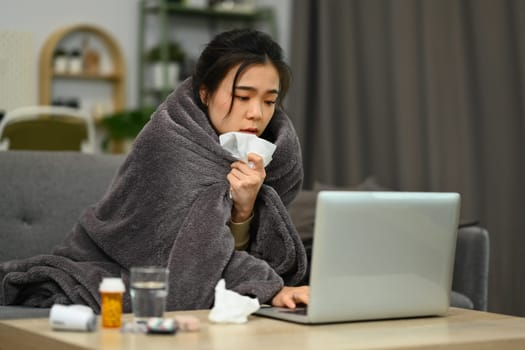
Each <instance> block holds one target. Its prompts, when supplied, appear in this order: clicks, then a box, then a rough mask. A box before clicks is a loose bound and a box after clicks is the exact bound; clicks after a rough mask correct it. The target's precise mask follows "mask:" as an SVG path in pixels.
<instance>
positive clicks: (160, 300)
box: [130, 266, 169, 323]
mask: <svg viewBox="0 0 525 350" xmlns="http://www.w3.org/2000/svg"><path fill="white" fill-rule="evenodd" d="M168 276H169V270H168V269H167V268H165V267H159V266H141V267H132V268H131V275H130V292H131V305H132V309H133V316H134V319H135V322H139V323H140V322H147V320H148V319H149V318H151V317H163V316H164V311H165V309H166V297H167V296H168Z"/></svg>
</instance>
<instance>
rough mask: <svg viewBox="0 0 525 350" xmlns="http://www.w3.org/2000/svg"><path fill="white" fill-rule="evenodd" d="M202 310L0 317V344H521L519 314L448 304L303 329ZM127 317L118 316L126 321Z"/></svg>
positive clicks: (19, 349) (141, 347)
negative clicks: (169, 326)
mask: <svg viewBox="0 0 525 350" xmlns="http://www.w3.org/2000/svg"><path fill="white" fill-rule="evenodd" d="M208 312H209V311H208V310H199V311H191V312H188V311H186V312H169V313H167V314H166V317H170V316H171V317H173V316H174V315H193V316H196V317H198V318H199V319H200V321H201V329H200V331H198V332H178V333H177V334H176V335H146V334H129V333H121V332H120V331H119V330H112V329H101V328H100V325H99V328H98V329H97V330H96V331H95V332H91V333H87V332H67V331H53V330H51V328H50V326H49V323H48V319H46V318H43V319H25V320H4V321H0V349H16V350H23V349H44V350H46V349H56V350H60V349H137V350H145V349H149V348H152V349H173V348H179V349H228V350H235V349H271V350H279V349H322V350H328V349H376V350H377V349H410V348H417V349H431V348H436V347H439V349H463V350H464V349H499V350H504V349H525V318H521V317H513V316H506V315H501V314H495V313H487V312H479V311H472V310H465V309H457V308H450V309H449V312H448V314H447V316H445V317H424V318H412V319H400V320H385V321H367V322H350V323H338V324H330V325H316V326H306V325H298V324H294V323H288V322H283V321H277V320H272V319H268V318H263V317H258V316H250V317H249V320H248V322H247V323H245V324H240V325H232V324H213V323H210V322H209V321H208V320H207V316H208ZM130 319H131V315H124V320H130Z"/></svg>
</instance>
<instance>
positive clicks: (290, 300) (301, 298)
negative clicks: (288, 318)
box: [272, 286, 310, 309]
mask: <svg viewBox="0 0 525 350" xmlns="http://www.w3.org/2000/svg"><path fill="white" fill-rule="evenodd" d="M309 301H310V287H309V286H300V287H286V286H285V287H283V289H281V290H280V291H279V293H277V294H276V295H275V296H274V297H273V299H272V305H273V306H278V307H287V308H290V309H295V307H296V306H297V304H306V305H308V302H309Z"/></svg>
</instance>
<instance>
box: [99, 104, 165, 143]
mask: <svg viewBox="0 0 525 350" xmlns="http://www.w3.org/2000/svg"><path fill="white" fill-rule="evenodd" d="M154 111H155V109H154V108H153V107H143V108H137V109H128V110H123V111H120V112H115V113H112V114H108V115H106V116H104V117H102V126H103V128H104V129H105V130H106V138H105V139H104V141H103V144H102V147H103V149H104V150H106V151H108V152H110V153H128V152H129V150H130V149H131V144H132V143H133V140H134V139H135V137H136V136H137V135H138V134H139V132H140V131H141V130H142V128H143V127H144V125H146V123H147V122H148V121H149V120H150V117H151V115H152V114H153V112H154Z"/></svg>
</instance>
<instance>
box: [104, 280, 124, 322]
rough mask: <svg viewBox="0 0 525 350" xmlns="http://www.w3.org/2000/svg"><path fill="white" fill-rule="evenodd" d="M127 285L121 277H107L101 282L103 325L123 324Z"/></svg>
mask: <svg viewBox="0 0 525 350" xmlns="http://www.w3.org/2000/svg"><path fill="white" fill-rule="evenodd" d="M125 291H126V287H125V286H124V282H122V279H121V278H116V277H106V278H103V279H102V283H100V288H99V292H100V297H101V300H102V303H101V317H102V327H104V328H120V326H121V325H122V298H123V296H124V292H125Z"/></svg>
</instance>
